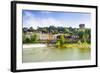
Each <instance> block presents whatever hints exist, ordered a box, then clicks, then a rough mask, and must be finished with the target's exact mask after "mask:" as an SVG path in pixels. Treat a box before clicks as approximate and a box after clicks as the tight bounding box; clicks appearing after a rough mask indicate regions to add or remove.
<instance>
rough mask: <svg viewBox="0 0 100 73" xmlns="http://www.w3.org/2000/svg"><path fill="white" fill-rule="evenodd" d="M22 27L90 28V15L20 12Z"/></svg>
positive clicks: (34, 11)
mask: <svg viewBox="0 0 100 73" xmlns="http://www.w3.org/2000/svg"><path fill="white" fill-rule="evenodd" d="M22 20H23V27H28V28H29V27H31V26H32V27H33V28H34V29H37V27H49V26H51V25H53V26H56V27H58V26H61V27H73V28H78V27H79V24H85V27H87V28H90V27H91V14H90V13H79V12H54V11H37V10H23V11H22Z"/></svg>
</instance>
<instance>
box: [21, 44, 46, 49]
mask: <svg viewBox="0 0 100 73" xmlns="http://www.w3.org/2000/svg"><path fill="white" fill-rule="evenodd" d="M34 47H35V48H36V47H47V45H46V44H23V48H34Z"/></svg>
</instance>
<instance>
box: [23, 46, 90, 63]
mask: <svg viewBox="0 0 100 73" xmlns="http://www.w3.org/2000/svg"><path fill="white" fill-rule="evenodd" d="M90 58H91V57H90V49H79V48H69V49H68V48H63V49H58V48H53V47H49V48H48V47H44V48H43V47H42V48H41V47H40V48H23V62H45V61H65V60H66V61H67V60H88V59H90Z"/></svg>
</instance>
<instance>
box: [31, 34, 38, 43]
mask: <svg viewBox="0 0 100 73" xmlns="http://www.w3.org/2000/svg"><path fill="white" fill-rule="evenodd" d="M31 42H32V43H34V42H37V35H36V34H34V35H32V36H31Z"/></svg>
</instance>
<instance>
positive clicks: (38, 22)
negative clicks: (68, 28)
mask: <svg viewBox="0 0 100 73" xmlns="http://www.w3.org/2000/svg"><path fill="white" fill-rule="evenodd" d="M63 24H65V22H61V21H60V20H57V19H54V18H52V17H48V18H42V19H41V18H39V17H36V16H34V14H32V13H30V12H25V15H24V16H23V27H31V26H32V27H33V28H34V29H37V27H38V26H39V27H49V26H50V25H53V26H63Z"/></svg>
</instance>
